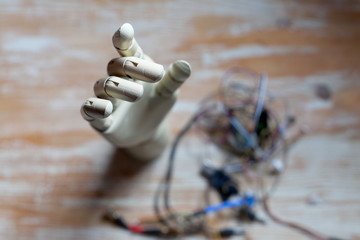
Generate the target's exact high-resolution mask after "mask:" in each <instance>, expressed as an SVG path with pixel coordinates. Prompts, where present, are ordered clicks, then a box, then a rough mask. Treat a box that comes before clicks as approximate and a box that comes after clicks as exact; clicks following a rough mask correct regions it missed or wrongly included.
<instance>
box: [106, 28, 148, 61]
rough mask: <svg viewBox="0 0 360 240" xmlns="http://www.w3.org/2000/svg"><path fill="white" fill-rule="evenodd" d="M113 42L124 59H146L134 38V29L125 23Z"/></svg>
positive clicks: (113, 38) (115, 34) (114, 36)
mask: <svg viewBox="0 0 360 240" xmlns="http://www.w3.org/2000/svg"><path fill="white" fill-rule="evenodd" d="M112 42H113V45H114V47H115V49H116V50H117V51H118V53H119V54H120V56H122V57H132V56H134V57H138V58H144V52H143V50H142V49H141V47H140V46H139V44H138V43H137V42H136V40H135V38H134V28H133V27H132V26H131V24H130V23H124V24H123V25H122V26H121V27H120V28H119V29H118V30H117V31H116V32H115V33H114V35H113V37H112Z"/></svg>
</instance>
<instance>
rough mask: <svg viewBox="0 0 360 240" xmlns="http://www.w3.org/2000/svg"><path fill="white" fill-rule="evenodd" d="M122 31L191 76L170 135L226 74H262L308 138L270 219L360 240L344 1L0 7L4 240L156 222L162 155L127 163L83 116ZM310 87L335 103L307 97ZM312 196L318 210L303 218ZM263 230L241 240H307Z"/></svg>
mask: <svg viewBox="0 0 360 240" xmlns="http://www.w3.org/2000/svg"><path fill="white" fill-rule="evenodd" d="M125 22H130V23H132V24H133V26H134V28H135V32H136V33H135V34H136V38H137V40H138V42H139V44H140V45H141V46H142V48H143V49H144V50H145V52H146V53H147V54H149V55H150V56H151V57H152V58H153V59H155V60H156V61H157V62H159V63H161V64H164V65H166V66H167V65H169V64H170V63H171V62H173V61H175V60H178V59H185V60H187V61H189V62H190V63H191V65H192V68H193V74H192V77H191V79H190V80H189V81H188V82H187V83H186V84H185V85H184V86H183V88H182V92H181V95H180V99H179V101H178V103H177V105H176V106H175V108H174V109H173V111H172V113H171V114H170V116H169V120H170V123H171V126H172V130H173V132H174V134H175V133H177V132H178V131H179V129H180V128H181V127H182V126H183V124H184V123H185V121H186V120H187V119H188V118H189V117H190V115H191V113H192V112H193V111H194V110H195V109H196V108H197V104H198V102H199V101H200V100H201V99H202V98H203V97H204V96H206V95H207V94H209V93H210V92H212V91H214V90H216V89H217V87H218V84H219V79H220V78H221V76H222V74H223V73H224V72H225V71H226V70H227V69H228V68H229V67H232V66H243V67H248V68H251V69H254V70H256V71H258V72H266V73H268V76H269V78H270V82H269V88H270V89H271V91H272V92H273V93H274V94H276V95H277V96H279V97H281V98H285V99H287V101H288V102H289V103H290V105H291V107H292V109H293V112H294V114H295V115H296V116H297V120H298V124H299V125H301V124H306V125H308V126H309V128H310V132H309V134H308V135H307V136H305V137H304V138H303V139H302V140H301V141H300V142H299V143H298V144H297V145H296V146H295V147H294V148H293V149H292V150H291V151H290V156H289V157H290V159H289V161H290V166H289V169H288V170H287V172H286V174H285V176H284V178H283V179H282V181H281V184H280V186H279V188H278V190H277V192H276V193H275V195H274V198H273V199H272V200H271V203H270V205H271V206H272V207H273V209H274V211H275V212H276V213H278V215H281V216H283V217H285V218H287V219H290V220H293V221H297V222H299V223H302V224H304V225H306V226H311V227H313V228H315V229H317V230H318V231H321V232H324V233H326V234H329V235H333V236H339V237H343V238H351V239H360V228H359V224H360V192H359V190H360V161H359V156H360V130H359V129H360V128H359V127H360V108H359V105H358V104H359V102H360V81H359V76H360V44H359V42H360V28H359V26H360V4H359V1H350V0H349V1H325V0H316V1H310V0H307V1H280V0H276V1H266V0H259V1H238V0H231V1H215V0H211V1H204V0H201V1H181V0H176V1H162V0H154V1H137V0H135V1H121V2H120V1H115V0H90V1H86V2H85V1H81V2H80V1H69V0H64V1H57V2H55V1H46V0H36V1H27V0H17V1H10V0H9V1H6V0H4V1H0V36H1V38H0V46H1V47H0V55H1V58H0V92H1V95H0V102H1V104H0V111H1V115H0V123H1V131H0V164H1V167H0V238H1V239H10V240H11V239H40V240H41V239H80V240H81V239H84V240H85V239H87V240H91V239H129V238H130V239H143V238H141V237H139V236H136V235H132V234H129V233H127V232H124V231H122V230H120V229H116V228H114V227H112V226H109V225H108V224H105V223H103V222H102V221H101V215H102V213H103V211H104V209H105V208H106V207H107V206H109V205H112V206H116V207H117V208H118V209H119V210H121V211H122V212H123V214H124V216H126V217H127V218H129V219H136V218H138V217H142V216H144V215H151V214H152V196H153V193H154V190H155V188H156V186H157V183H158V182H159V180H160V177H161V176H162V172H163V171H164V169H165V166H166V165H165V161H166V156H167V154H168V150H167V151H166V152H165V154H164V155H163V157H162V158H161V159H158V160H157V161H155V162H152V163H149V164H140V163H137V162H134V161H131V160H129V159H128V158H127V157H125V156H124V153H122V152H121V151H119V150H116V149H115V148H114V147H112V146H111V145H110V144H109V143H107V142H106V141H105V140H104V139H102V138H101V137H100V136H99V135H97V134H96V133H95V132H94V131H93V130H92V129H91V128H90V126H89V125H88V123H87V122H85V121H84V120H83V119H82V118H81V116H80V113H79V108H80V106H81V104H82V102H83V101H84V100H85V99H86V98H88V97H90V96H92V85H93V83H94V82H95V81H96V80H97V79H99V78H100V77H103V76H104V75H105V74H106V71H105V70H106V65H107V62H108V61H109V60H110V59H111V58H113V57H116V56H117V54H116V51H115V50H114V49H113V48H112V45H111V36H112V34H113V32H114V31H115V30H116V28H117V27H119V26H120V25H121V24H122V23H125ZM319 84H322V85H325V86H326V87H327V88H329V90H330V92H331V95H330V99H328V100H324V99H321V98H319V97H318V96H317V95H316V90H315V89H316V87H317V86H318V85H319ZM194 148H195V149H193V150H189V149H187V148H186V146H183V147H182V148H181V149H180V152H181V154H180V155H179V159H178V163H177V169H176V175H175V181H174V194H173V199H174V204H176V206H178V208H180V209H184V210H189V209H192V208H193V207H194V206H196V204H198V201H199V197H200V195H199V194H200V193H199V192H200V191H202V189H203V187H204V183H203V182H202V180H201V179H200V178H199V177H198V172H197V169H196V166H197V165H196V163H194V161H193V160H192V159H191V157H189V155H188V154H187V153H188V152H189V151H190V152H191V151H192V152H193V151H196V146H195V147H194ZM194 166H195V167H194ZM189 169H190V170H189ZM175 190H176V192H175ZM311 195H316V196H319V197H320V198H321V199H322V203H321V204H319V205H315V206H310V205H308V204H306V199H307V198H308V197H309V196H311ZM188 199H193V201H188ZM268 222H269V223H268V224H267V225H266V226H261V225H256V224H255V225H250V226H246V229H248V232H249V237H248V239H270V240H271V239H305V237H304V236H302V235H300V234H298V233H296V232H294V231H291V230H289V229H286V228H283V227H281V226H278V225H276V224H274V223H272V222H271V221H268ZM197 238H199V239H202V237H201V236H197ZM189 239H191V237H190V238H189Z"/></svg>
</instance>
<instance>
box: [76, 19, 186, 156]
mask: <svg viewBox="0 0 360 240" xmlns="http://www.w3.org/2000/svg"><path fill="white" fill-rule="evenodd" d="M112 41H113V45H114V47H115V49H116V50H117V52H118V53H119V54H120V56H121V57H120V58H114V59H112V60H111V61H110V62H109V63H108V66H107V72H108V75H109V76H108V77H105V78H101V79H100V80H98V81H97V82H95V85H94V92H95V97H92V98H89V99H87V100H86V101H85V103H84V104H83V105H82V107H81V115H82V116H83V118H84V119H85V120H87V121H88V122H89V123H90V125H91V126H92V127H93V128H94V129H95V130H96V131H98V132H99V133H100V134H101V135H102V136H104V137H105V138H106V139H107V140H108V141H110V142H111V143H112V144H114V145H115V146H117V147H121V148H124V149H125V150H126V151H127V152H128V153H129V154H130V155H132V156H133V157H135V158H137V159H140V160H151V159H154V158H156V157H158V156H159V155H160V154H161V153H162V151H163V150H164V148H165V147H166V145H167V143H168V142H169V130H168V127H167V125H166V123H165V122H164V118H165V116H166V114H167V113H168V112H169V111H170V109H171V107H172V106H173V105H174V103H175V101H176V98H177V94H178V90H177V89H178V88H179V87H180V86H181V84H182V83H183V82H184V81H185V80H186V79H188V78H189V76H190V73H191V69H190V65H189V63H187V62H185V61H182V60H180V61H176V62H174V63H173V64H171V65H170V67H169V68H168V70H167V71H165V70H164V67H163V66H162V65H159V64H157V63H155V62H153V61H152V59H151V58H150V57H148V56H147V55H145V54H144V53H143V50H142V49H141V48H140V46H139V45H138V44H137V42H136V40H135V38H134V29H133V27H132V26H131V25H130V24H128V23H125V24H124V25H122V26H121V27H120V28H119V29H118V30H117V31H116V32H115V34H114V36H113V38H112Z"/></svg>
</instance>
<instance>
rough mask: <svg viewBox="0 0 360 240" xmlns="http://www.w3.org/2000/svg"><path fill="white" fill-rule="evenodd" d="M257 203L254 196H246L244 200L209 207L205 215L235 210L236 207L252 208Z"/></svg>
mask: <svg viewBox="0 0 360 240" xmlns="http://www.w3.org/2000/svg"><path fill="white" fill-rule="evenodd" d="M255 203H256V200H255V196H254V195H245V196H244V197H242V198H237V199H233V200H229V201H225V202H222V203H219V204H215V205H211V206H208V207H206V208H205V209H204V213H205V214H208V213H213V212H218V211H220V210H223V209H226V208H234V207H242V206H247V207H252V206H254V205H255Z"/></svg>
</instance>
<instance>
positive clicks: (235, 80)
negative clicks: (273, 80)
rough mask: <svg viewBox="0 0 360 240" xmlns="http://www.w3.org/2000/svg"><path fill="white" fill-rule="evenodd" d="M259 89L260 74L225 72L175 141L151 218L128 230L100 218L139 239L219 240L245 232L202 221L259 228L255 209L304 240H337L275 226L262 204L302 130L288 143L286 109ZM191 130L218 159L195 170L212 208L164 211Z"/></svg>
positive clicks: (111, 216)
mask: <svg viewBox="0 0 360 240" xmlns="http://www.w3.org/2000/svg"><path fill="white" fill-rule="evenodd" d="M266 86H267V76H266V75H264V74H263V75H259V74H258V73H256V72H254V71H251V70H249V69H244V68H232V69H230V70H228V71H227V72H226V73H225V74H224V76H223V78H222V80H221V84H220V87H219V90H218V92H216V93H214V94H212V95H211V96H209V97H207V98H206V99H204V100H203V102H202V104H201V105H200V107H199V109H198V111H197V112H196V113H195V114H194V115H193V116H192V117H191V119H190V120H189V121H188V122H187V124H186V125H185V126H184V128H183V129H182V130H181V131H180V132H179V134H178V135H177V137H176V139H175V141H174V143H173V145H172V149H171V151H170V156H169V159H168V166H167V169H166V172H165V175H164V178H163V180H162V181H161V183H160V184H159V187H158V189H157V191H156V193H155V198H154V211H155V215H154V217H153V218H150V219H143V220H139V221H136V223H134V224H129V223H128V222H127V221H125V219H124V218H123V217H122V216H121V215H120V214H119V213H118V212H117V211H115V210H109V212H108V213H107V214H106V218H107V219H108V220H110V221H111V222H113V223H114V224H116V225H117V226H119V227H121V228H123V229H126V230H128V231H131V232H133V233H137V234H142V235H148V236H156V237H176V236H181V235H189V234H203V235H205V236H206V237H208V238H212V239H216V238H220V239H221V238H226V237H231V236H236V235H244V234H245V233H246V232H245V230H244V229H242V228H238V227H237V226H235V227H234V224H232V225H229V227H221V228H220V227H218V226H216V225H217V224H214V223H209V221H208V218H210V217H211V216H214V215H216V214H219V212H220V211H230V213H231V214H229V215H228V216H230V218H231V217H232V218H235V219H236V221H240V222H245V221H246V222H254V223H261V224H264V223H265V221H264V220H263V219H261V218H259V217H258V214H257V213H256V211H255V206H256V205H259V206H262V207H263V210H264V212H265V213H267V214H268V216H269V217H270V219H272V220H273V221H275V222H277V223H279V224H282V225H285V226H287V227H290V228H293V229H296V230H298V231H300V232H301V233H303V234H305V235H307V236H308V237H310V238H311V239H319V240H325V239H326V240H330V239H332V240H336V239H337V238H331V237H327V236H325V235H323V234H320V233H317V232H315V231H313V230H310V229H308V228H305V227H303V226H301V225H299V224H295V223H291V222H287V221H285V220H282V219H281V218H278V217H277V216H275V215H274V214H273V213H272V212H271V210H270V207H269V205H268V200H269V198H270V196H271V193H272V192H273V191H274V188H275V187H276V185H277V183H278V182H279V179H280V176H281V174H282V173H283V172H284V169H285V168H286V152H287V150H288V149H289V147H290V146H291V145H292V144H293V143H294V142H296V140H298V139H299V137H300V136H301V135H302V133H303V131H302V130H299V131H298V133H295V134H293V136H292V137H288V136H286V135H287V129H288V128H289V127H291V126H292V125H293V123H294V122H295V121H294V117H293V116H292V115H291V114H290V113H289V110H288V107H287V104H286V102H285V101H282V100H279V99H278V98H276V97H274V96H272V95H271V94H270V93H267V91H266ZM191 131H196V132H197V133H200V134H198V135H199V136H197V137H199V138H201V139H202V142H203V144H204V146H205V147H204V149H205V151H206V149H207V146H209V145H211V146H212V147H214V146H215V148H216V149H217V151H218V152H220V153H221V155H216V156H217V157H218V156H221V157H220V158H221V159H215V160H214V159H210V160H209V159H202V160H201V166H202V167H201V169H199V172H200V175H201V176H202V177H203V178H204V180H205V181H206V182H207V184H208V186H209V189H210V190H211V191H213V192H215V193H216V194H217V195H218V199H219V201H218V202H213V203H210V200H209V199H206V200H205V201H204V202H206V203H208V205H204V206H203V207H202V208H201V209H197V210H194V211H192V212H186V213H184V212H182V211H179V210H175V209H174V207H173V206H172V205H171V203H170V188H171V180H172V176H173V172H174V170H175V169H176V168H175V167H174V163H175V157H176V152H177V149H178V146H179V144H180V142H181V141H182V140H183V139H184V138H185V136H187V135H188V133H189V132H191ZM249 179H251V180H249ZM249 181H250V182H251V183H249ZM254 183H255V184H254ZM242 189H246V191H245V190H242ZM249 190H250V191H249ZM204 191H207V190H204ZM205 196H207V197H209V196H208V195H206V194H205ZM160 202H162V204H160ZM225 209H227V210H225ZM256 209H257V208H256ZM232 220H234V219H232ZM214 225H215V226H214Z"/></svg>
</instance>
